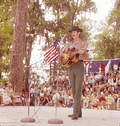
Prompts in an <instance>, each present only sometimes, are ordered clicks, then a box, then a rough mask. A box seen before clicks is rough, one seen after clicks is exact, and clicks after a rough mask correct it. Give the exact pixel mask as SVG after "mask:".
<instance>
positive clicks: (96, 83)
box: [0, 72, 120, 110]
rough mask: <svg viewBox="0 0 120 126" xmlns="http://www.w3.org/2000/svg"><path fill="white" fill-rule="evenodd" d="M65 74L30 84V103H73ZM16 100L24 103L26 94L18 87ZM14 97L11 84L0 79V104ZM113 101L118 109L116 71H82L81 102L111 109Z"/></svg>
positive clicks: (119, 85) (119, 77)
mask: <svg viewBox="0 0 120 126" xmlns="http://www.w3.org/2000/svg"><path fill="white" fill-rule="evenodd" d="M69 83H70V82H69V77H68V75H67V74H60V75H59V76H56V78H55V82H54V84H53V85H48V84H47V85H46V86H45V87H44V88H41V87H37V88H36V87H35V85H34V84H32V85H31V86H30V105H31V106H39V105H42V106H54V105H56V104H57V106H60V107H73V106H74V100H73V96H72V91H71V87H70V84H69ZM20 99H21V100H19V99H18V101H19V102H20V103H21V105H28V101H29V100H28V94H26V92H25V90H24V89H23V90H22V93H21V96H20ZM13 100H14V91H13V89H12V84H5V85H4V87H3V84H2V83H0V104H1V105H3V106H5V105H11V104H12V103H13ZM114 103H115V105H116V109H118V110H120V75H119V74H117V73H114V72H113V73H112V74H109V75H108V74H107V75H101V74H99V73H97V74H95V73H91V74H88V75H85V77H84V83H83V86H82V106H83V108H92V109H111V108H110V107H111V105H112V104H114Z"/></svg>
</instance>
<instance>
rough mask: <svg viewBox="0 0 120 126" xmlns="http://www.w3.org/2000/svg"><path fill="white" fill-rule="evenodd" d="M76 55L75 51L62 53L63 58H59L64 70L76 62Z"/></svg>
mask: <svg viewBox="0 0 120 126" xmlns="http://www.w3.org/2000/svg"><path fill="white" fill-rule="evenodd" d="M78 56H79V54H78V53H75V49H72V50H70V49H68V50H67V51H65V52H64V56H63V57H61V63H62V65H63V66H65V67H66V68H69V67H70V66H71V65H72V63H73V62H77V61H78Z"/></svg>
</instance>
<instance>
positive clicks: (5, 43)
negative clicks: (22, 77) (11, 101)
mask: <svg viewBox="0 0 120 126" xmlns="http://www.w3.org/2000/svg"><path fill="white" fill-rule="evenodd" d="M1 2H2V1H1ZM0 4H1V3H0ZM11 6H12V3H10V2H7V3H6V2H2V5H1V6H0V75H1V76H0V81H8V78H6V79H5V78H3V75H2V74H3V73H4V74H5V75H6V76H7V75H8V74H9V62H10V48H11V41H12V35H13V28H12V22H13V17H12V18H11V15H10V13H11V10H12V8H11Z"/></svg>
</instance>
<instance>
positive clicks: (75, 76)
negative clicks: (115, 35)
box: [60, 26, 88, 120]
mask: <svg viewBox="0 0 120 126" xmlns="http://www.w3.org/2000/svg"><path fill="white" fill-rule="evenodd" d="M69 32H71V36H72V38H73V42H69V43H68V44H67V45H66V46H65V47H64V48H63V49H62V50H61V51H60V56H61V59H62V62H64V63H62V64H63V65H64V66H66V67H67V68H68V75H69V79H70V86H71V88H72V94H73V99H74V108H73V114H72V115H68V117H72V120H76V119H78V118H79V117H82V109H81V95H82V82H83V81H84V64H83V60H85V59H86V58H87V56H88V46H87V45H86V43H85V42H84V41H81V38H80V35H81V32H83V30H82V29H80V28H79V27H78V26H73V27H72V28H71V30H70V31H69ZM76 52H77V53H76Z"/></svg>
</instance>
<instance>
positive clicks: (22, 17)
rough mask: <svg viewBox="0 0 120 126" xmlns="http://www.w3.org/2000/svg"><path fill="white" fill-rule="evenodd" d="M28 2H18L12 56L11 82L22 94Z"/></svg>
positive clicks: (16, 90) (15, 89)
mask: <svg viewBox="0 0 120 126" xmlns="http://www.w3.org/2000/svg"><path fill="white" fill-rule="evenodd" d="M27 12H28V0H18V1H17V9H16V15H15V29H14V34H13V43H12V50H11V56H10V77H9V82H10V83H11V84H12V85H13V89H14V91H15V92H21V90H22V85H23V59H24V54H25V42H26V37H25V36H26V26H27Z"/></svg>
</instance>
